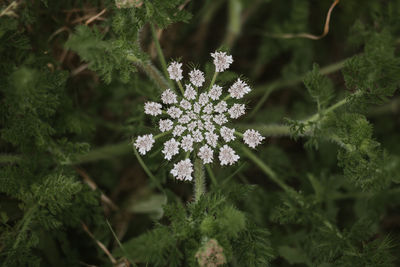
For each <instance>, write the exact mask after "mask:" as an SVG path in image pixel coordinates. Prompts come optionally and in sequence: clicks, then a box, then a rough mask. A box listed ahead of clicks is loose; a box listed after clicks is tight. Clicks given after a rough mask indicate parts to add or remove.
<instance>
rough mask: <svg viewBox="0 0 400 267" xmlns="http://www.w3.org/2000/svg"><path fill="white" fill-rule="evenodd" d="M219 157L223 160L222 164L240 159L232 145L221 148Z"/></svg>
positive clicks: (228, 163) (229, 163)
mask: <svg viewBox="0 0 400 267" xmlns="http://www.w3.org/2000/svg"><path fill="white" fill-rule="evenodd" d="M218 158H219V160H220V161H221V165H232V164H234V163H235V162H236V161H238V160H239V158H240V157H239V156H238V155H236V153H235V151H234V150H233V149H232V148H231V147H230V146H228V145H224V146H223V147H222V148H221V149H220V150H219V156H218Z"/></svg>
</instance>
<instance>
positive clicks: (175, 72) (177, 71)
mask: <svg viewBox="0 0 400 267" xmlns="http://www.w3.org/2000/svg"><path fill="white" fill-rule="evenodd" d="M167 71H168V74H169V78H170V79H171V80H175V81H180V80H182V78H183V76H182V63H178V62H172V63H171V64H170V65H169V66H168V68H167Z"/></svg>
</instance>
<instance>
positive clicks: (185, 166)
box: [171, 159, 193, 181]
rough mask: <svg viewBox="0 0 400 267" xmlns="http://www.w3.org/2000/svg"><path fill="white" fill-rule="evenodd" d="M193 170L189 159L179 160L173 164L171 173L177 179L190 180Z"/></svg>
mask: <svg viewBox="0 0 400 267" xmlns="http://www.w3.org/2000/svg"><path fill="white" fill-rule="evenodd" d="M192 172H193V164H192V162H190V159H185V160H181V161H180V162H178V163H175V164H174V168H173V169H172V170H171V174H172V175H173V176H174V177H175V178H176V179H178V180H182V181H191V180H192Z"/></svg>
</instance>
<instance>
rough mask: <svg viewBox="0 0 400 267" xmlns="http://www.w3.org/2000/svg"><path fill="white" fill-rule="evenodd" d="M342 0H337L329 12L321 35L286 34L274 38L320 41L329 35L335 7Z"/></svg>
mask: <svg viewBox="0 0 400 267" xmlns="http://www.w3.org/2000/svg"><path fill="white" fill-rule="evenodd" d="M339 1H340V0H335V1H334V2H333V3H332V5H331V7H330V8H329V10H328V14H327V15H326V20H325V26H324V32H323V33H322V34H321V35H313V34H310V33H285V34H276V35H275V34H274V35H272V37H275V38H281V39H292V38H306V39H311V40H319V39H321V38H323V37H325V36H326V35H327V34H328V33H329V22H330V20H331V14H332V11H333V9H334V7H335V6H336V5H337V4H339Z"/></svg>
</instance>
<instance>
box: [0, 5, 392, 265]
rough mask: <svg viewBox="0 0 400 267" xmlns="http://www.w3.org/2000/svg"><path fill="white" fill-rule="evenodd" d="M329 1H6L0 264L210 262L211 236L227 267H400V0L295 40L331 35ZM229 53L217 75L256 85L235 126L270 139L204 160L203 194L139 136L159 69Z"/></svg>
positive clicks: (353, 9)
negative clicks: (228, 162)
mask: <svg viewBox="0 0 400 267" xmlns="http://www.w3.org/2000/svg"><path fill="white" fill-rule="evenodd" d="M331 4H332V1H294V0H291V1H271V0H266V1H259V0H250V1H244V0H230V1H211V0H207V1H186V0H172V1H165V0H116V1H115V0H96V1H87V0H65V1H47V0H43V1H12V0H6V1H2V2H1V3H0V58H1V60H0V266H7V267H14V266H60V267H64V266H65V267H66V266H78V265H88V266H89V265H90V266H92V265H93V266H111V265H113V266H119V265H121V266H122V265H124V266H125V265H126V266H127V265H131V266H199V264H201V261H199V258H200V256H198V255H200V254H201V256H202V259H203V258H207V255H208V254H207V253H211V252H212V250H210V245H209V244H210V243H211V244H212V245H214V246H215V247H217V249H215V250H214V252H215V251H217V252H218V253H219V256H220V262H226V264H225V265H226V266H292V265H293V266H399V265H400V258H399V255H397V254H396V252H397V251H399V249H400V245H399V240H400V239H399V225H398V211H399V208H400V190H399V183H400V145H399V132H400V128H399V123H398V122H399V120H398V117H399V110H400V108H399V107H400V104H399V103H400V102H399V90H398V89H399V87H400V76H399V73H400V56H399V55H400V54H399V39H398V36H399V34H400V19H399V18H400V1H399V0H391V1H375V0H366V1H363V2H362V4H361V3H359V2H358V1H340V3H339V4H338V5H337V6H336V7H335V9H334V10H333V12H332V14H331V20H330V28H329V33H328V34H327V35H326V36H325V37H323V38H321V39H319V40H310V39H307V38H286V37H285V34H288V33H289V34H297V33H310V34H315V35H319V34H320V33H321V31H322V29H323V24H324V22H325V19H326V17H325V16H326V12H327V11H328V9H329V7H330V5H331ZM153 29H154V31H153ZM154 38H157V40H155V39H154ZM158 44H159V46H160V49H161V50H160V49H158ZM217 48H218V49H220V48H222V49H223V51H226V52H228V53H229V54H231V55H232V56H233V58H234V63H233V64H232V65H231V67H230V68H229V70H227V71H225V72H223V73H220V74H219V75H218V77H217V78H216V83H217V84H218V85H221V86H225V87H224V88H226V86H229V85H230V84H232V82H234V81H235V80H236V79H237V78H238V77H240V78H241V79H245V80H246V82H247V83H248V84H249V85H250V87H251V89H252V91H251V92H250V93H249V94H248V95H246V100H245V101H246V111H248V113H251V115H250V116H243V117H241V118H240V120H238V121H237V124H233V125H227V126H228V127H231V128H235V129H236V130H237V131H242V130H246V129H249V128H254V129H256V130H259V131H260V133H261V134H262V135H263V136H265V137H266V139H265V140H264V142H263V144H261V145H260V146H258V147H257V148H256V149H255V150H251V151H250V150H248V151H247V150H243V149H241V147H240V146H233V148H234V149H235V150H236V151H237V153H238V155H240V161H239V163H238V164H237V165H234V166H230V167H220V166H219V162H218V161H219V159H218V153H214V163H213V164H209V166H207V167H206V168H205V167H204V166H202V165H201V164H199V165H196V173H200V174H202V175H201V176H199V175H197V176H196V178H197V179H199V180H202V179H203V178H205V181H204V180H203V181H201V182H203V183H204V189H205V190H204V192H205V193H204V194H203V193H202V192H203V191H199V192H200V193H201V194H198V195H196V196H194V193H193V192H194V189H193V184H192V183H183V182H180V181H177V180H173V179H172V178H171V175H170V173H169V171H170V167H171V166H170V165H171V164H173V163H171V162H169V161H166V160H165V159H164V158H163V157H162V153H161V150H162V146H159V145H157V144H155V145H154V148H153V150H152V151H151V152H150V153H148V154H147V155H146V156H145V157H143V158H142V161H141V162H140V163H139V161H138V160H137V158H135V154H134V153H133V151H132V140H134V139H135V138H136V137H137V136H138V135H141V134H144V133H153V134H154V135H157V134H158V133H159V131H158V121H157V119H155V118H148V116H144V113H143V104H144V103H145V102H147V101H157V100H158V99H159V98H160V94H161V92H162V90H163V89H165V88H168V87H171V84H172V83H171V81H170V80H169V79H168V77H165V74H166V72H167V71H166V69H165V64H164V61H165V62H171V61H173V60H175V59H180V60H179V61H180V62H182V63H183V70H184V74H185V75H187V73H188V72H189V71H190V70H191V69H192V68H194V67H196V68H199V69H205V75H206V77H207V78H211V77H212V76H213V74H214V65H213V64H212V62H210V53H211V52H214V51H215V50H216V49H217ZM205 61H208V62H207V63H205ZM192 62H195V63H192ZM314 62H316V63H314ZM320 66H321V67H320ZM237 73H244V75H245V76H246V77H249V78H248V79H247V78H243V77H242V76H239V75H238V74H237ZM183 86H185V85H184V84H183ZM175 89H176V88H175ZM203 89H204V88H199V90H203ZM228 105H230V100H228ZM253 108H254V109H253ZM253 113H254V114H253ZM246 115H249V114H246ZM253 115H254V116H253ZM282 121H284V122H285V123H284V124H282ZM161 139H162V140H161V141H164V140H165V139H166V137H163V138H161ZM237 139H241V138H240V137H237ZM249 151H250V152H249ZM199 162H200V161H199ZM200 163H201V162H200ZM143 168H145V169H146V171H144V170H143ZM203 171H204V172H203ZM203 175H204V176H203ZM149 177H150V178H149ZM193 178H194V180H196V179H195V177H193ZM165 203H166V204H165ZM164 204H165V205H164ZM155 213H156V216H155ZM108 222H110V223H108ZM210 251H211V252H210ZM221 259H223V260H221ZM128 262H129V264H128ZM225 265H223V266H225ZM220 266H222V265H220Z"/></svg>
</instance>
